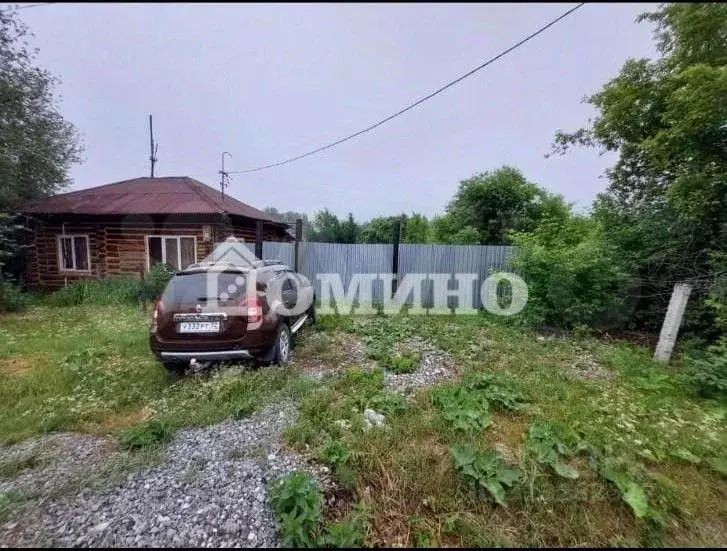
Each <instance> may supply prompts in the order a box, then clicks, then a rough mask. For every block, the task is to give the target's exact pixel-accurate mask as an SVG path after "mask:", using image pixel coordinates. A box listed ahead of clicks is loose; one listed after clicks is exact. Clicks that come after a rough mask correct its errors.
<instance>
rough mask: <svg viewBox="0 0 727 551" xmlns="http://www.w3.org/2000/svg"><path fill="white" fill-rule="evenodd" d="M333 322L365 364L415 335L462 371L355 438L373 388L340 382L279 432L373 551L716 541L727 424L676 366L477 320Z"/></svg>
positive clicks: (363, 381)
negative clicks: (351, 516)
mask: <svg viewBox="0 0 727 551" xmlns="http://www.w3.org/2000/svg"><path fill="white" fill-rule="evenodd" d="M322 319H325V317H322ZM343 319H345V318H336V317H334V316H331V317H330V318H329V319H328V320H325V321H324V323H325V327H326V330H328V331H338V330H343V331H348V332H354V333H356V334H358V335H359V336H360V337H361V338H362V340H363V341H364V342H365V343H366V345H367V347H368V350H369V351H371V350H372V349H373V350H376V348H377V347H379V348H388V346H389V343H394V342H400V341H401V340H403V339H406V338H408V337H410V336H412V335H420V336H422V337H425V338H429V339H431V340H432V341H433V342H434V343H435V344H437V346H439V347H440V348H442V349H443V350H445V351H447V352H449V353H450V354H451V355H452V357H453V359H454V360H455V363H456V365H457V368H458V370H459V372H460V373H461V377H460V380H458V381H456V382H451V383H447V384H445V385H443V386H442V388H441V390H438V389H431V390H424V391H421V392H419V394H418V395H417V396H416V399H415V401H414V402H413V403H412V404H409V405H404V407H402V408H401V409H396V408H395V409H393V410H392V411H391V412H390V413H389V414H387V420H386V426H385V427H384V428H379V429H371V430H364V427H363V423H362V419H361V417H362V416H361V412H362V408H363V407H367V406H368V405H370V404H372V403H373V402H374V401H375V399H376V398H375V397H376V396H377V395H380V394H381V393H383V391H382V388H381V381H380V380H379V379H378V376H377V375H376V372H374V373H370V374H365V373H362V372H357V371H355V370H350V371H349V372H348V373H347V375H346V377H345V378H343V379H339V380H337V381H333V382H330V383H328V384H326V385H324V386H322V387H321V388H319V389H318V390H317V391H316V392H315V393H314V394H312V395H310V396H309V397H307V398H306V399H305V400H304V402H303V405H302V408H301V416H300V419H299V422H298V424H297V425H296V426H294V427H292V428H290V429H289V430H288V431H287V433H286V438H287V440H288V442H289V443H290V444H291V445H293V446H295V447H298V448H299V449H301V450H304V449H307V448H310V449H312V450H313V453H314V454H315V455H316V457H317V458H318V459H320V460H323V461H325V462H327V463H329V464H330V465H331V468H332V470H333V472H334V473H336V474H337V475H338V476H339V479H340V480H341V481H343V482H345V484H344V486H345V487H348V488H349V489H350V492H351V494H350V500H351V502H353V501H356V500H363V501H365V503H366V504H367V506H368V507H369V508H370V510H371V511H373V515H374V519H373V526H374V529H373V531H372V533H371V534H370V535H369V537H368V538H367V543H368V544H373V545H387V546H392V545H409V546H412V545H469V546H501V545H507V546H551V545H555V546H587V545H593V546H622V545H692V546H694V545H698V546H699V545H720V544H721V542H724V541H725V537H727V526H726V525H725V520H724V519H725V518H727V500H726V499H725V498H727V482H726V481H725V478H724V474H723V473H722V474H721V473H720V469H722V471H723V470H724V464H725V460H726V459H727V448H726V446H725V443H726V442H727V432H725V428H724V427H725V420H726V416H727V410H726V408H725V404H724V403H723V402H718V401H710V400H704V399H701V398H699V397H698V396H697V395H696V393H695V392H694V389H693V387H692V385H691V384H690V382H689V378H688V376H687V374H686V366H685V365H682V363H681V360H680V359H678V358H677V360H676V361H675V362H674V363H673V364H672V365H670V366H669V367H668V368H665V367H663V366H660V365H658V364H655V363H653V362H652V361H651V359H650V358H651V351H649V350H646V349H643V348H640V347H635V346H632V345H629V344H625V343H609V344H604V343H601V342H598V341H596V340H593V339H590V338H587V337H579V338H571V339H565V338H561V339H545V340H543V339H538V338H537V335H536V334H535V333H532V332H530V331H528V330H524V329H521V328H517V327H516V326H514V325H508V324H506V323H502V322H501V321H500V320H498V319H497V318H493V317H490V316H483V315H477V316H456V317H455V316H430V317H415V316H412V317H409V318H405V317H398V316H394V317H381V316H370V317H368V318H360V319H356V320H354V322H353V323H351V322H343V321H341V320H343ZM392 335H393V337H392ZM379 337H381V338H379ZM382 342H383V343H384V344H383V345H382V344H381V343H382ZM375 354H376V352H374V355H375ZM382 357H386V354H382ZM584 369H588V370H590V371H592V372H593V373H595V374H596V375H597V376H594V377H592V378H589V377H584V376H581V375H579V374H580V373H582V372H583V370H584ZM374 409H375V408H374ZM455 450H458V453H459V455H458V456H456V455H455ZM457 458H459V459H457ZM465 458H468V459H465ZM458 461H459V463H458ZM458 465H459V467H458ZM458 468H459V472H458ZM515 472H517V473H521V474H520V475H518V476H517V477H515V475H514V473H515ZM511 475H512V476H511ZM474 481H477V482H474ZM493 491H494V492H495V494H496V495H497V499H495V498H494V497H493V495H495V494H493ZM498 500H499V501H502V502H504V503H506V507H505V506H502V505H498V503H497V502H498ZM327 514H328V515H334V516H335V515H336V513H335V512H334V511H332V510H331V511H328V512H327Z"/></svg>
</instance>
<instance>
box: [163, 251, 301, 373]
mask: <svg viewBox="0 0 727 551" xmlns="http://www.w3.org/2000/svg"><path fill="white" fill-rule="evenodd" d="M253 285H254V287H255V290H254V291H253V290H252V288H251V287H252V286H253ZM313 321H315V292H314V289H313V286H312V285H311V282H310V281H309V280H308V279H307V278H306V277H305V276H303V275H302V274H299V273H296V272H294V271H293V270H291V269H290V268H288V267H287V266H286V265H285V264H282V263H280V262H278V261H269V260H266V261H258V262H254V263H253V264H251V265H250V266H239V265H235V264H226V263H220V262H209V263H200V264H192V265H191V266H189V267H187V268H186V269H184V270H182V271H180V272H177V273H176V274H175V275H174V277H173V278H172V279H171V281H170V282H169V283H168V284H167V286H166V289H165V290H164V293H163V295H162V297H161V299H159V300H158V301H157V302H156V304H155V306H154V313H153V317H152V323H151V334H150V336H149V345H150V347H151V350H152V352H153V353H154V355H155V356H156V357H157V358H158V359H159V360H160V361H161V362H162V363H163V364H164V366H165V367H166V368H167V369H168V370H170V371H177V372H181V371H184V369H185V368H187V367H188V366H189V363H190V360H192V359H195V360H197V361H212V360H235V359H246V358H256V359H258V360H260V361H262V362H266V363H267V362H277V363H281V364H282V363H285V362H287V361H288V359H289V358H290V352H291V346H292V336H293V335H294V334H295V333H296V332H297V331H298V330H299V329H300V328H301V327H302V326H303V325H304V324H305V323H306V322H310V323H312V322H313Z"/></svg>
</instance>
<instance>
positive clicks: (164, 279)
mask: <svg viewBox="0 0 727 551" xmlns="http://www.w3.org/2000/svg"><path fill="white" fill-rule="evenodd" d="M174 273H175V270H174V268H173V267H172V266H170V265H169V264H161V263H160V264H155V265H154V266H152V267H151V268H150V269H149V272H148V273H147V274H146V276H145V277H144V279H143V280H141V281H140V282H139V290H138V293H137V298H138V300H139V301H140V302H153V301H155V300H156V299H158V298H160V297H161V296H162V293H164V289H165V287H166V286H167V283H169V280H170V279H172V277H174Z"/></svg>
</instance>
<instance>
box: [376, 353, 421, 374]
mask: <svg viewBox="0 0 727 551" xmlns="http://www.w3.org/2000/svg"><path fill="white" fill-rule="evenodd" d="M420 362H421V354H420V353H419V352H412V353H409V354H393V355H385V356H383V357H380V358H379V363H380V364H381V365H382V366H383V367H384V368H386V369H388V370H389V371H392V372H394V373H396V374H402V373H412V372H414V371H416V370H417V368H418V367H419V363H420Z"/></svg>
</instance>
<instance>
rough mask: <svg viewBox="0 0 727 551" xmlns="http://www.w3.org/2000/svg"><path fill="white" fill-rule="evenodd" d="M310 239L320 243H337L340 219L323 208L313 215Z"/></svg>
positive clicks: (339, 232) (339, 233)
mask: <svg viewBox="0 0 727 551" xmlns="http://www.w3.org/2000/svg"><path fill="white" fill-rule="evenodd" d="M312 226H313V228H312V231H311V241H318V242H321V243H339V242H340V241H339V239H340V236H341V221H340V220H339V219H338V217H337V216H336V215H335V214H333V213H332V212H331V211H329V210H328V209H323V210H322V211H319V212H317V213H316V215H315V216H314V217H313V224H312Z"/></svg>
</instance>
